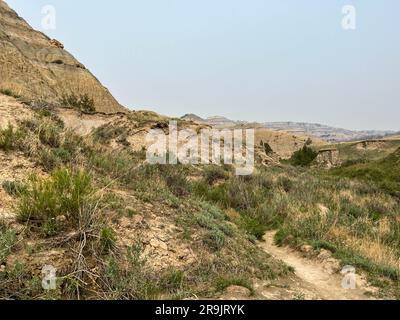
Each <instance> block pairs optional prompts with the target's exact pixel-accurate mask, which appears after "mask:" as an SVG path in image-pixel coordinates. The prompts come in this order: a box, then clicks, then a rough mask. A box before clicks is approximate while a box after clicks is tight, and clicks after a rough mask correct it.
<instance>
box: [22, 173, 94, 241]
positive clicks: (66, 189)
mask: <svg viewBox="0 0 400 320" xmlns="http://www.w3.org/2000/svg"><path fill="white" fill-rule="evenodd" d="M92 192H93V186H92V182H91V178H90V176H89V175H88V174H86V173H85V172H83V171H77V172H72V171H70V170H68V169H59V170H56V171H54V172H53V173H52V174H51V176H50V177H49V178H41V177H38V176H32V177H31V178H30V181H29V184H28V186H27V190H26V191H25V192H24V193H23V194H22V195H21V197H20V199H19V201H18V204H17V214H18V218H19V220H20V221H31V222H32V223H36V224H38V225H39V226H41V227H44V228H45V229H47V230H53V229H55V221H56V218H57V217H58V216H61V215H63V216H65V217H66V218H67V221H69V222H71V223H75V224H76V223H77V222H78V220H79V217H80V215H81V214H82V211H83V210H84V205H86V204H88V203H91V201H93V200H92V199H91V197H90V196H91V194H92ZM46 234H48V233H46Z"/></svg>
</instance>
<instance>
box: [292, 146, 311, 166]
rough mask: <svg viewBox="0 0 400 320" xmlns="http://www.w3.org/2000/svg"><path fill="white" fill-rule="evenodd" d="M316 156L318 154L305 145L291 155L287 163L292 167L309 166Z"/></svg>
mask: <svg viewBox="0 0 400 320" xmlns="http://www.w3.org/2000/svg"><path fill="white" fill-rule="evenodd" d="M317 156H318V152H316V151H314V150H313V149H311V148H310V147H308V146H307V145H304V147H303V148H301V149H300V150H298V151H296V152H294V153H293V155H292V157H291V158H290V160H289V162H290V163H291V164H292V165H294V166H302V167H305V166H309V165H310V164H311V163H312V162H313V161H314V160H315V159H316V158H317Z"/></svg>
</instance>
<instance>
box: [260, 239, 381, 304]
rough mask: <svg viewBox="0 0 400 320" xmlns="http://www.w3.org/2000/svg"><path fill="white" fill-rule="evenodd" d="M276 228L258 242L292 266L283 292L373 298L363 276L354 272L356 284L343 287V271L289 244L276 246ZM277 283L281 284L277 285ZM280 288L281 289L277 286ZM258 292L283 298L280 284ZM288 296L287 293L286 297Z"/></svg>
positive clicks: (296, 295)
mask: <svg viewBox="0 0 400 320" xmlns="http://www.w3.org/2000/svg"><path fill="white" fill-rule="evenodd" d="M274 236H275V232H274V231H272V232H267V233H266V234H265V236H264V242H260V244H259V245H260V247H262V248H263V249H264V250H265V251H266V252H268V253H269V254H271V255H272V256H273V257H274V258H276V259H278V260H281V261H283V262H284V263H286V264H287V265H289V266H291V267H293V268H294V269H295V276H296V279H295V278H292V279H288V280H286V283H284V286H287V287H286V294H290V295H292V298H295V299H296V298H298V299H310V298H311V299H322V300H366V299H373V298H372V297H371V295H370V294H368V293H371V292H373V288H371V287H369V286H368V285H367V283H366V281H365V280H364V279H363V277H362V276H359V275H357V288H356V289H354V290H352V289H344V288H343V287H342V280H343V275H341V274H340V273H337V272H333V271H332V269H331V268H329V267H327V264H326V262H324V261H321V260H315V259H309V258H306V257H303V256H302V254H301V253H300V252H298V251H295V250H293V249H291V248H288V247H278V246H276V245H275V244H274ZM279 287H280V288H279ZM279 289H281V290H279ZM257 291H259V293H260V294H261V295H262V296H264V297H265V298H267V299H271V298H272V299H273V298H278V299H281V298H285V297H282V295H283V296H284V292H282V284H281V285H278V286H276V287H275V288H274V289H273V290H271V289H269V288H265V289H263V290H260V287H259V288H258V289H257ZM286 298H290V297H288V296H287V297H286Z"/></svg>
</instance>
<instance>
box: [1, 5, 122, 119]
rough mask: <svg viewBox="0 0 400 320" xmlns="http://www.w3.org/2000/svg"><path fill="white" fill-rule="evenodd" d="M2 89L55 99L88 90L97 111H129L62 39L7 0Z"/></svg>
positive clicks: (3, 10)
mask: <svg viewBox="0 0 400 320" xmlns="http://www.w3.org/2000/svg"><path fill="white" fill-rule="evenodd" d="M0 90H2V91H6V92H13V94H14V95H17V96H20V97H22V98H24V99H26V100H28V101H32V100H35V101H40V100H44V101H46V102H52V103H59V101H60V100H61V99H62V97H63V96H65V95H71V94H75V95H77V96H81V95H85V94H87V95H88V96H89V97H90V98H91V99H94V105H95V109H96V111H99V112H104V113H116V112H125V111H126V110H125V108H123V107H122V106H121V105H120V104H119V103H118V102H117V101H116V100H115V99H114V97H113V96H112V95H111V94H110V92H109V91H108V90H107V89H106V88H105V87H103V86H102V84H101V83H100V82H99V81H98V80H97V79H96V78H95V77H94V76H93V75H92V74H91V73H90V72H89V71H88V70H87V69H86V68H85V66H84V65H83V64H81V63H80V62H79V61H77V60H76V59H75V58H74V57H73V56H72V55H71V54H70V53H68V52H67V51H66V50H64V47H63V45H62V44H61V43H60V42H58V41H57V40H53V39H50V38H48V37H47V36H46V35H44V34H43V33H41V32H38V31H35V30H33V29H32V28H31V27H30V26H29V25H28V23H26V22H25V21H24V20H23V19H22V18H21V17H19V16H18V14H17V13H16V12H15V11H13V10H12V9H11V8H10V7H9V6H8V5H7V4H6V3H5V2H4V1H0Z"/></svg>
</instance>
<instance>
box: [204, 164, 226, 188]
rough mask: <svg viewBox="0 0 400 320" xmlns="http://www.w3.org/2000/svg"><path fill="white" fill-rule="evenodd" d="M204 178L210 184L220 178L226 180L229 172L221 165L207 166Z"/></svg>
mask: <svg viewBox="0 0 400 320" xmlns="http://www.w3.org/2000/svg"><path fill="white" fill-rule="evenodd" d="M203 175H204V179H205V181H206V182H207V183H208V184H214V183H215V182H216V181H218V180H225V179H226V178H227V172H226V171H225V170H224V168H223V167H220V166H214V165H212V166H207V167H205V168H204V172H203Z"/></svg>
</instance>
